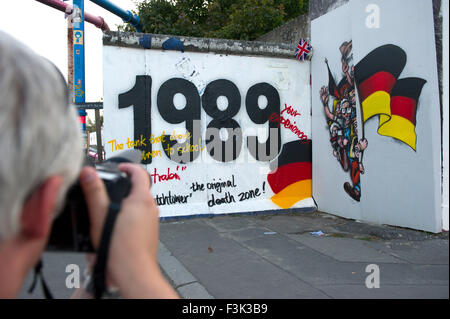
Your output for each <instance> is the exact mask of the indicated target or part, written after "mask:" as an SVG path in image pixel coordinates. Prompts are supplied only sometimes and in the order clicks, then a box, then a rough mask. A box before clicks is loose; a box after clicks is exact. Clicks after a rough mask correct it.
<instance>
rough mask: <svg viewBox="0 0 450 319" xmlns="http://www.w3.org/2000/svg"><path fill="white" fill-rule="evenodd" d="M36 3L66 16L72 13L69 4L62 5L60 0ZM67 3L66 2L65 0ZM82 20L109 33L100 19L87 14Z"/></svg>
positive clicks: (39, 0)
mask: <svg viewBox="0 0 450 319" xmlns="http://www.w3.org/2000/svg"><path fill="white" fill-rule="evenodd" d="M36 1H37V2H40V3H43V4H45V5H47V6H49V7H52V8H54V9H56V10H59V11H62V12H65V13H66V14H70V13H72V10H73V7H72V6H71V5H70V4H67V3H64V2H62V1H60V0H36ZM65 1H67V0H65ZM84 18H85V21H86V22H89V23H92V24H93V25H95V26H96V27H97V28H99V29H102V31H109V26H108V25H107V24H106V22H105V20H104V19H103V18H102V17H97V16H94V15H92V14H89V13H88V12H85V13H84Z"/></svg>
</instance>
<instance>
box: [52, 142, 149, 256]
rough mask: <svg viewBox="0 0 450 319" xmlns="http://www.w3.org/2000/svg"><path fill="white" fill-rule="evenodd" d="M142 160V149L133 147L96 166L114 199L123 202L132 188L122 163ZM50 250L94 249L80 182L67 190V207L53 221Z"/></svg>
mask: <svg viewBox="0 0 450 319" xmlns="http://www.w3.org/2000/svg"><path fill="white" fill-rule="evenodd" d="M140 160H141V151H139V150H134V149H133V150H128V151H124V152H121V153H120V154H118V155H117V156H115V157H112V158H110V159H109V160H107V161H105V162H103V163H101V164H97V165H96V166H95V168H96V170H97V174H98V176H99V177H100V178H101V179H102V181H103V183H104V184H105V187H106V190H107V192H108V196H109V199H110V200H111V201H112V202H115V203H121V202H122V199H124V198H125V197H127V196H128V194H129V193H130V189H131V181H130V178H129V176H128V175H127V174H125V173H124V172H122V171H120V170H119V169H118V165H119V164H120V163H124V162H129V163H139V162H140ZM47 250H48V251H75V252H94V248H93V246H92V242H91V236H90V222H89V215H88V209H87V205H86V201H85V199H84V195H83V191H82V189H81V186H80V184H79V182H78V181H77V182H76V183H75V184H74V185H72V186H71V188H70V189H69V191H68V192H67V196H66V201H65V204H64V208H63V210H62V212H61V213H60V215H59V216H58V217H57V218H56V219H55V220H54V222H53V227H52V232H51V234H50V239H49V242H48V244H47Z"/></svg>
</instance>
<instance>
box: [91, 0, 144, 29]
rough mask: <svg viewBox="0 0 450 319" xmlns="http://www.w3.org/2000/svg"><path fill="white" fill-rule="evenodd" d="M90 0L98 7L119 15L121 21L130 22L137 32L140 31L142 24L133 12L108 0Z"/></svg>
mask: <svg viewBox="0 0 450 319" xmlns="http://www.w3.org/2000/svg"><path fill="white" fill-rule="evenodd" d="M91 1H92V2H94V3H95V4H97V5H99V6H100V7H102V8H104V9H106V10H108V11H109V12H112V13H114V14H115V15H116V16H119V17H121V18H122V20H123V22H126V23H129V24H131V25H132V26H133V27H135V28H136V30H137V32H142V25H141V23H140V21H139V16H137V15H136V14H133V13H132V12H131V11H129V10H123V9H122V8H120V7H118V6H116V5H115V4H114V3H112V2H110V1H108V0H91Z"/></svg>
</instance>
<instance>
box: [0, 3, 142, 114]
mask: <svg viewBox="0 0 450 319" xmlns="http://www.w3.org/2000/svg"><path fill="white" fill-rule="evenodd" d="M112 2H113V3H114V4H116V5H117V6H119V7H121V8H122V9H125V10H134V9H135V8H136V5H135V4H134V3H135V2H139V1H136V0H112ZM68 3H70V4H72V1H68ZM84 3H85V4H84V7H85V12H88V13H90V14H93V15H95V16H101V17H103V18H104V19H105V21H106V23H107V24H108V26H109V28H110V29H111V30H113V31H115V30H117V25H119V24H122V19H121V18H119V17H117V16H115V15H114V14H112V13H110V12H109V11H106V10H105V9H103V8H102V7H99V6H98V5H96V4H94V3H92V2H91V1H89V0H85V1H84ZM0 30H2V31H4V32H6V33H8V34H10V35H11V36H13V37H15V38H16V39H17V40H19V41H21V42H23V43H25V44H26V45H27V46H29V47H30V48H31V49H33V50H34V51H35V52H36V53H38V54H39V55H42V56H44V57H46V58H47V59H49V60H51V61H52V62H53V63H55V65H56V66H57V67H58V68H59V69H60V70H61V72H62V73H63V74H64V76H65V77H66V79H67V20H66V19H65V18H64V13H63V12H60V11H58V10H56V9H53V8H51V7H48V6H46V5H44V4H42V3H40V2H37V1H35V0H0ZM84 37H85V41H86V42H85V50H86V51H85V55H86V62H85V63H86V70H85V72H86V102H96V101H100V99H101V98H102V97H103V84H102V83H103V76H102V75H103V66H102V31H101V30H100V29H98V28H97V27H95V26H94V25H92V24H90V23H85V36H84ZM89 117H91V116H89Z"/></svg>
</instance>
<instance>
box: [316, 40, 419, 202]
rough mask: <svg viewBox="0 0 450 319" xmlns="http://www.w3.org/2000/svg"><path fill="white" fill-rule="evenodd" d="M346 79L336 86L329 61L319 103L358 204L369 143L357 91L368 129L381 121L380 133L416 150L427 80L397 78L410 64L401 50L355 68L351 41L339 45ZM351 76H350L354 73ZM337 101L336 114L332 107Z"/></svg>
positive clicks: (378, 54)
mask: <svg viewBox="0 0 450 319" xmlns="http://www.w3.org/2000/svg"><path fill="white" fill-rule="evenodd" d="M339 49H340V52H341V55H342V57H341V62H342V72H343V73H344V76H343V78H342V79H341V80H340V82H339V83H338V84H337V85H336V82H335V80H334V78H333V75H332V74H331V71H330V67H329V65H328V61H327V60H326V59H325V63H326V64H327V68H328V79H329V82H328V87H327V86H323V87H322V88H321V89H320V98H321V101H322V104H323V106H324V113H325V116H326V119H327V124H328V127H329V130H330V143H331V146H332V148H333V155H334V156H335V157H336V158H337V160H338V161H339V163H340V164H341V167H342V169H343V170H344V171H345V172H347V171H348V172H350V178H351V181H352V184H350V183H349V182H345V183H344V190H345V191H346V192H347V194H349V195H350V196H351V197H352V198H353V199H354V200H356V201H359V200H360V198H361V183H360V175H361V174H364V166H363V163H362V158H363V153H364V150H365V149H366V148H367V145H368V142H367V139H366V138H365V137H364V127H363V128H362V138H361V139H359V140H358V126H357V119H356V94H355V86H356V88H357V90H358V95H359V100H360V104H361V114H362V120H363V125H364V123H366V121H368V120H369V119H370V118H372V117H375V116H376V115H378V116H379V124H378V130H377V132H378V134H380V135H383V136H388V137H392V138H394V139H396V140H399V141H401V142H403V143H405V144H407V145H409V146H410V147H411V148H412V149H413V150H414V151H415V150H416V140H417V137H416V133H415V125H416V112H417V101H418V99H419V96H420V93H421V91H422V88H423V86H424V85H425V83H426V81H425V80H424V79H421V78H416V77H410V78H404V79H398V77H399V76H400V74H401V72H402V71H403V69H404V67H405V65H406V58H407V56H406V53H405V52H404V51H403V50H402V49H401V48H400V47H398V46H395V45H392V44H386V45H383V46H380V47H378V48H376V49H374V50H372V51H371V52H370V53H369V54H367V55H366V56H365V57H364V58H363V59H362V60H361V61H360V62H358V64H357V65H356V66H350V64H351V61H352V54H351V50H352V41H351V40H350V41H349V42H344V43H342V45H341V46H340V48H339ZM349 71H350V72H349ZM330 96H331V97H332V98H333V110H332V111H330V109H329V106H328V103H329V99H330Z"/></svg>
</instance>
